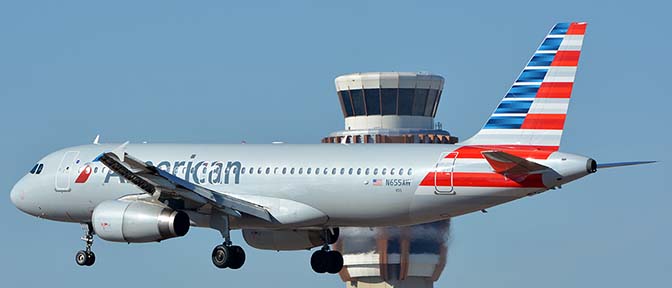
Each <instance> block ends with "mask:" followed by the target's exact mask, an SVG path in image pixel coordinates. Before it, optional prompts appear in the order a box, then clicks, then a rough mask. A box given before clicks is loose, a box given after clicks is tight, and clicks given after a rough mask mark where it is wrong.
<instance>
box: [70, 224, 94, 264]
mask: <svg viewBox="0 0 672 288" xmlns="http://www.w3.org/2000/svg"><path fill="white" fill-rule="evenodd" d="M82 230H84V236H82V240H83V241H84V242H85V243H86V249H85V250H79V251H78V252H77V254H75V262H77V265H79V266H91V265H93V263H95V262H96V254H94V253H93V251H91V245H93V226H91V223H82Z"/></svg>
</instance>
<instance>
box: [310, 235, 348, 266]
mask: <svg viewBox="0 0 672 288" xmlns="http://www.w3.org/2000/svg"><path fill="white" fill-rule="evenodd" d="M338 234H339V230H338V228H334V229H333V230H329V229H325V230H324V236H323V237H324V239H325V241H324V242H325V243H324V245H323V246H322V248H321V249H320V250H317V251H315V253H313V256H312V257H310V266H311V267H312V268H313V271H315V272H316V273H329V274H336V273H338V272H340V271H341V269H343V255H341V253H340V252H338V251H335V250H331V249H330V248H329V245H330V244H334V243H336V240H338Z"/></svg>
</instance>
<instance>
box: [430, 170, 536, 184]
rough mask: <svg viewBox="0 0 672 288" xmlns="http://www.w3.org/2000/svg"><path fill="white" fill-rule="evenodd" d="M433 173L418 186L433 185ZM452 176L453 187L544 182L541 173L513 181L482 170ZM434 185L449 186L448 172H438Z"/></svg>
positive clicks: (457, 173) (456, 173)
mask: <svg viewBox="0 0 672 288" xmlns="http://www.w3.org/2000/svg"><path fill="white" fill-rule="evenodd" d="M434 174H435V172H430V173H428V174H427V175H426V176H425V178H424V179H422V182H420V186H434ZM452 174H453V178H452V182H453V183H452V186H455V187H514V188H543V187H546V186H544V182H543V181H542V175H541V174H531V175H528V176H527V177H525V178H524V179H520V180H518V181H514V180H512V179H510V178H508V177H505V176H504V175H501V174H497V173H484V172H454V173H452ZM436 177H437V178H436V186H444V187H447V186H451V183H450V182H451V177H450V173H443V172H439V173H438V174H437V175H436Z"/></svg>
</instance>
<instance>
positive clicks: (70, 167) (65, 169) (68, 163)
mask: <svg viewBox="0 0 672 288" xmlns="http://www.w3.org/2000/svg"><path fill="white" fill-rule="evenodd" d="M77 156H79V152H78V151H68V152H65V154H64V155H63V159H62V160H61V164H60V165H58V170H56V186H55V188H56V191H57V192H70V182H71V181H70V180H71V179H72V175H73V174H75V172H76V170H77V168H76V164H77V163H75V161H76V160H77Z"/></svg>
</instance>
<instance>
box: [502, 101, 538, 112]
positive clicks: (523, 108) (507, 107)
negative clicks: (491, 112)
mask: <svg viewBox="0 0 672 288" xmlns="http://www.w3.org/2000/svg"><path fill="white" fill-rule="evenodd" d="M531 106H532V100H530V101H503V102H501V103H500V104H499V106H497V109H496V110H495V114H499V113H527V111H529V110H530V107H531Z"/></svg>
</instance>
